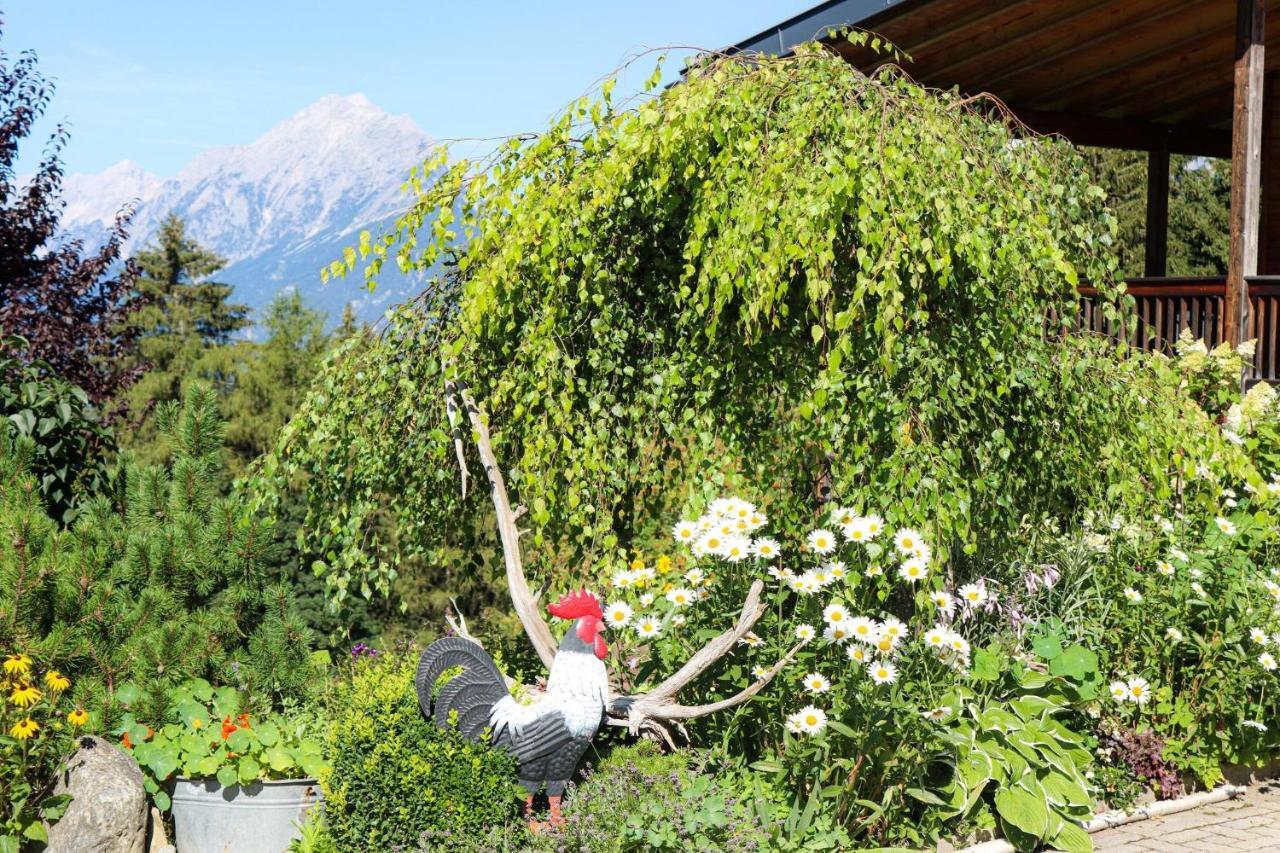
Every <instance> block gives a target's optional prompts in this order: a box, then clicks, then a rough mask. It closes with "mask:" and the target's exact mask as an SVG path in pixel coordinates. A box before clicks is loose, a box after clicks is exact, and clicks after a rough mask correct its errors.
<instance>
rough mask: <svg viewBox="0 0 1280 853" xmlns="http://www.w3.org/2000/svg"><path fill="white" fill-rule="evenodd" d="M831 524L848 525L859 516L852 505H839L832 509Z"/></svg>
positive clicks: (835, 525) (836, 525)
mask: <svg viewBox="0 0 1280 853" xmlns="http://www.w3.org/2000/svg"><path fill="white" fill-rule="evenodd" d="M830 518H831V524H832V526H834V527H847V526H848V525H850V524H853V522H854V521H855V520H856V519H857V518H858V514H857V513H856V512H854V511H853V508H852V507H847V506H838V507H836V508H835V509H833V510H831V516H830Z"/></svg>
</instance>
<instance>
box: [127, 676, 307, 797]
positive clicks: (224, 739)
mask: <svg viewBox="0 0 1280 853" xmlns="http://www.w3.org/2000/svg"><path fill="white" fill-rule="evenodd" d="M127 688H128V685H125V686H123V687H121V689H120V691H118V692H117V698H118V699H120V697H121V694H123V695H124V698H123V699H121V701H122V702H123V701H124V700H125V699H127V698H129V695H130V691H129V690H128V689H127ZM170 700H171V707H170V710H169V714H168V719H169V722H167V723H166V724H165V725H163V726H161V727H160V728H159V729H153V728H151V727H150V726H146V725H143V724H141V723H139V722H137V720H136V719H134V718H133V716H132V715H131V714H125V716H124V725H123V727H122V729H121V732H120V734H121V743H122V744H123V745H124V746H125V747H126V748H128V749H130V750H132V752H133V757H134V758H135V759H137V761H138V764H140V765H141V766H142V769H143V771H144V774H145V776H146V788H147V792H148V793H149V794H150V795H151V797H152V799H153V800H154V801H155V803H156V805H157V806H159V807H160V808H161V809H168V808H169V805H170V801H169V790H168V783H169V781H170V780H172V779H174V778H176V777H184V778H188V779H216V780H217V781H218V783H219V784H221V785H223V786H231V785H236V784H241V785H244V784H248V783H250V782H254V781H256V780H259V779H297V778H315V777H317V776H318V775H319V774H320V773H321V771H323V770H324V769H325V767H326V764H325V761H324V758H323V755H322V750H321V745H320V741H319V740H318V739H312V738H311V737H310V736H309V734H308V730H307V724H306V723H305V722H302V721H297V720H291V719H289V718H287V717H285V716H284V715H282V714H277V713H272V714H265V715H255V714H251V713H249V712H248V711H245V710H244V709H243V696H242V695H241V694H240V693H239V692H238V691H237V690H236V689H235V688H233V687H214V686H212V685H211V684H209V682H207V681H205V680H204V679H192V680H190V681H186V682H183V683H182V684H181V685H179V686H178V687H177V688H175V689H174V690H173V691H172V693H171V694H170Z"/></svg>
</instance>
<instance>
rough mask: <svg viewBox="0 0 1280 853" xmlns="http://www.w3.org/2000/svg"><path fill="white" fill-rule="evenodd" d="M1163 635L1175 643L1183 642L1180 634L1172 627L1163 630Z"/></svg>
mask: <svg viewBox="0 0 1280 853" xmlns="http://www.w3.org/2000/svg"><path fill="white" fill-rule="evenodd" d="M1164 635H1165V636H1166V637H1168V638H1169V639H1170V640H1173V641H1174V642H1175V643H1181V642H1182V640H1183V637H1182V632H1181V631H1179V630H1178V629H1177V628H1174V627H1172V626H1170V627H1168V628H1166V629H1165V631H1164Z"/></svg>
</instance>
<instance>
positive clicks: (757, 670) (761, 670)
mask: <svg viewBox="0 0 1280 853" xmlns="http://www.w3.org/2000/svg"><path fill="white" fill-rule="evenodd" d="M768 674H769V667H767V666H763V665H760V664H757V665H756V666H753V667H751V677H752V678H754V679H756V680H757V681H759V680H760V679H762V678H764V677H765V676H766V675H768Z"/></svg>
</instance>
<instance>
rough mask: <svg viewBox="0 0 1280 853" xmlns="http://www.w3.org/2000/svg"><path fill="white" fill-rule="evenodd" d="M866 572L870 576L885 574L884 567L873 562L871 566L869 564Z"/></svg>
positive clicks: (876, 576)
mask: <svg viewBox="0 0 1280 853" xmlns="http://www.w3.org/2000/svg"><path fill="white" fill-rule="evenodd" d="M865 574H866V576H867V577H869V578H878V577H880V576H881V575H882V574H884V567H883V566H881V565H880V564H879V563H872V564H871V565H870V566H867V571H866V572H865Z"/></svg>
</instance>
